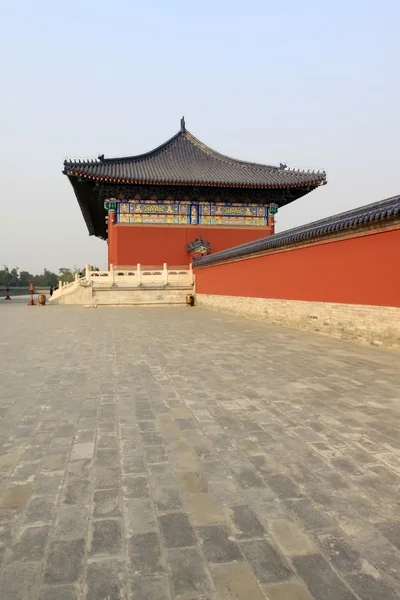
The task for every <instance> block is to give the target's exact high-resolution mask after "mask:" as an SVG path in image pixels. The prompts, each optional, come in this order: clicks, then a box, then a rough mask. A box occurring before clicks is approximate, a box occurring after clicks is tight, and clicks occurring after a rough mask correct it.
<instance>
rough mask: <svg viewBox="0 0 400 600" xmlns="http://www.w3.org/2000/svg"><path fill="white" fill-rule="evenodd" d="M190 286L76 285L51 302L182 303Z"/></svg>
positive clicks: (140, 304) (88, 303)
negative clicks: (128, 286)
mask: <svg viewBox="0 0 400 600" xmlns="http://www.w3.org/2000/svg"><path fill="white" fill-rule="evenodd" d="M192 293H193V288H192V286H187V287H186V286H180V287H179V286H168V287H157V286H141V287H132V288H127V287H118V286H117V285H114V286H105V285H88V286H80V285H76V286H73V287H71V289H70V290H67V292H66V293H65V294H64V295H63V296H60V297H59V298H55V299H53V301H52V303H53V304H69V305H78V306H87V307H90V306H156V305H176V304H178V305H184V304H186V296H187V294H192Z"/></svg>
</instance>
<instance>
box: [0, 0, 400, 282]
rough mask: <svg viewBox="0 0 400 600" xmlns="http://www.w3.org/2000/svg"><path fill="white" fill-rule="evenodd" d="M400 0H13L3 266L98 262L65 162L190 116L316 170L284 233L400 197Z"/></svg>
mask: <svg viewBox="0 0 400 600" xmlns="http://www.w3.org/2000/svg"><path fill="white" fill-rule="evenodd" d="M399 22H400V2H399V1H398V0H380V1H368V0H347V1H344V0H336V1H335V2H328V1H327V0H325V1H324V0H318V1H317V0H303V1H302V2H299V1H295V0H286V1H284V2H276V1H274V2H270V1H268V0H256V1H255V0H248V1H247V2H242V1H241V2H238V1H236V0H221V1H219V0H212V1H211V0H202V1H201V2H196V3H194V2H189V1H187V0H186V1H185V2H184V1H178V0H168V1H165V2H162V1H161V0H153V1H148V2H144V1H142V2H135V1H134V0H113V1H112V2H105V1H104V0H95V1H94V0H80V1H77V0H70V1H69V2H61V1H60V0H47V1H44V0H32V1H28V0H13V2H3V4H2V11H1V19H0V74H1V94H0V132H1V143H0V169H1V193H0V194H1V195H0V202H1V217H0V265H2V264H6V265H8V266H9V267H13V266H18V267H20V268H21V269H28V270H30V271H32V272H38V271H42V270H43V267H47V268H49V269H52V270H58V268H59V267H67V266H73V265H74V264H76V265H79V266H83V265H84V264H85V263H90V264H94V265H97V266H99V267H100V268H105V267H106V263H107V246H106V243H105V242H103V241H101V240H98V239H96V238H94V237H89V236H88V233H87V229H86V225H85V223H84V220H83V217H82V215H81V212H80V210H79V207H78V203H77V201H76V199H75V196H74V193H73V191H72V187H71V186H70V184H69V182H68V180H67V178H66V177H65V176H63V175H62V168H63V161H64V159H65V158H67V157H69V158H95V157H97V156H98V155H99V154H105V156H108V157H110V156H123V155H132V154H138V153H142V152H145V151H147V150H151V149H152V148H154V147H155V146H158V145H159V144H161V143H163V142H164V141H166V140H167V139H168V138H169V137H171V136H172V135H174V134H175V133H176V132H177V131H178V129H179V122H180V118H181V117H182V116H183V115H184V116H185V119H186V126H187V129H189V131H191V132H192V133H193V134H194V135H195V136H196V137H198V138H199V139H200V140H201V141H203V142H204V143H206V144H208V145H209V146H211V147H212V148H214V149H215V150H217V151H219V152H222V153H224V154H228V155H231V156H233V157H236V158H241V159H243V160H254V161H257V162H262V163H266V164H279V162H285V163H287V164H288V166H290V167H295V168H297V167H301V168H306V169H308V168H312V169H325V170H326V171H327V174H328V185H327V186H325V187H323V188H320V189H318V190H316V191H314V192H312V193H311V194H309V195H308V196H305V197H304V198H303V199H300V200H298V201H297V202H294V203H293V204H291V205H289V206H287V207H285V208H284V209H282V210H280V211H279V213H278V215H277V224H278V227H277V230H278V231H283V230H284V229H288V228H290V227H294V226H297V225H301V224H302V223H306V222H309V221H312V220H315V219H318V218H322V217H325V216H328V215H331V214H334V213H337V212H341V211H344V210H346V209H349V208H353V207H356V206H361V205H363V204H367V203H369V202H374V201H376V200H380V199H383V198H386V197H389V196H393V195H396V194H398V193H400V180H399V166H398V161H399V139H400V135H399V134H400V118H399V105H400V79H399V59H400V50H399V43H398V28H399Z"/></svg>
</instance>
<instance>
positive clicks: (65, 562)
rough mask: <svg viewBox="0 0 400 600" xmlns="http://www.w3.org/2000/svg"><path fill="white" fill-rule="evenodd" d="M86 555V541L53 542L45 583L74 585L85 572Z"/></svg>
mask: <svg viewBox="0 0 400 600" xmlns="http://www.w3.org/2000/svg"><path fill="white" fill-rule="evenodd" d="M84 553H85V542H84V540H73V541H68V542H65V541H55V542H52V543H51V544H50V549H49V555H48V558H47V563H46V566H45V573H44V581H45V583H48V584H56V583H73V582H75V581H77V580H78V579H79V577H80V576H81V574H82V572H83V568H84Z"/></svg>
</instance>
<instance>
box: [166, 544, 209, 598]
mask: <svg viewBox="0 0 400 600" xmlns="http://www.w3.org/2000/svg"><path fill="white" fill-rule="evenodd" d="M168 562H169V567H170V572H171V579H172V586H173V589H174V593H175V596H178V597H179V596H180V595H181V596H185V595H186V596H187V597H189V598H190V597H196V595H197V596H201V595H203V594H208V593H209V592H210V591H211V589H212V588H211V581H210V578H209V576H208V573H207V570H206V566H205V563H204V559H203V557H202V555H201V552H200V551H199V549H198V548H174V549H170V550H169V551H168Z"/></svg>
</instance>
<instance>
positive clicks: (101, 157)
mask: <svg viewBox="0 0 400 600" xmlns="http://www.w3.org/2000/svg"><path fill="white" fill-rule="evenodd" d="M97 158H98V159H99V161H100V162H103V160H104V154H100V156H98V157H97Z"/></svg>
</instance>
